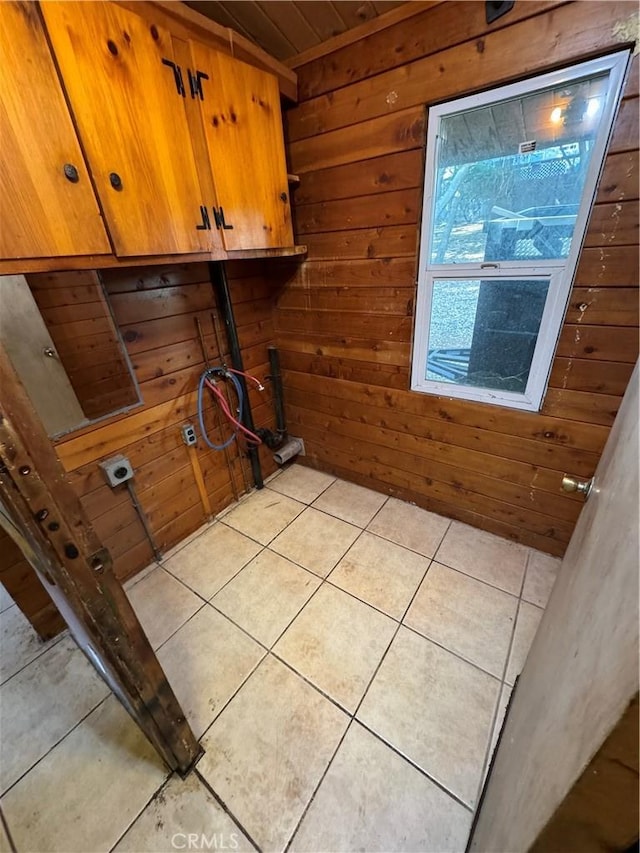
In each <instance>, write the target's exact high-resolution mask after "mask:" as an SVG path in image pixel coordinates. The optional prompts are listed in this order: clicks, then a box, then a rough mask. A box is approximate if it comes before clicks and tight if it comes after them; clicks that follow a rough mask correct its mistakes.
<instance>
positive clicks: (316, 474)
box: [269, 465, 335, 504]
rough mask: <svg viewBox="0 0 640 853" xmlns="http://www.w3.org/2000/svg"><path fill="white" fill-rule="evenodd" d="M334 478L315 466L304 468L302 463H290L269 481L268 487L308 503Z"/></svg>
mask: <svg viewBox="0 0 640 853" xmlns="http://www.w3.org/2000/svg"><path fill="white" fill-rule="evenodd" d="M334 480H335V477H332V476H331V474H325V473H324V471H316V470H315V468H306V467H305V466H304V465H292V466H291V467H290V468H287V469H286V471H283V472H282V474H280V476H279V477H276V479H275V480H273V481H272V482H271V483H269V488H270V489H273V490H274V491H276V492H280V494H282V495H287V497H290V498H294V499H295V500H297V501H300V502H301V503H303V504H310V503H313V501H315V499H316V498H317V497H318V495H320V494H321V493H322V492H324V490H325V489H326V488H327V487H328V486H330V485H331V483H333V481H334Z"/></svg>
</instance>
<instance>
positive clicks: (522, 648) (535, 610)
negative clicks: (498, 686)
mask: <svg viewBox="0 0 640 853" xmlns="http://www.w3.org/2000/svg"><path fill="white" fill-rule="evenodd" d="M543 613H544V610H542V609H541V608H540V607H534V605H533V604H528V603H527V602H526V601H521V602H520V609H519V610H518V618H517V619H516V630H515V632H514V635H513V644H512V646H511V653H510V655H509V665H508V666H507V674H506V676H505V679H504V680H505V681H506V682H507V684H513V683H514V681H515V680H516V676H517V675H520V673H521V672H522V670H523V669H524V664H525V661H526V659H527V655H528V654H529V649H530V648H531V643H532V642H533V638H534V637H535V635H536V631H537V630H538V626H539V624H540V620H541V619H542V614H543Z"/></svg>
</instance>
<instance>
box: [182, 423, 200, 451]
mask: <svg viewBox="0 0 640 853" xmlns="http://www.w3.org/2000/svg"><path fill="white" fill-rule="evenodd" d="M182 440H183V441H184V443H185V444H186V445H187V447H193V446H194V445H195V444H197V442H198V436H197V435H196V428H195V427H194V426H193V425H192V424H185V425H184V426H183V427H182Z"/></svg>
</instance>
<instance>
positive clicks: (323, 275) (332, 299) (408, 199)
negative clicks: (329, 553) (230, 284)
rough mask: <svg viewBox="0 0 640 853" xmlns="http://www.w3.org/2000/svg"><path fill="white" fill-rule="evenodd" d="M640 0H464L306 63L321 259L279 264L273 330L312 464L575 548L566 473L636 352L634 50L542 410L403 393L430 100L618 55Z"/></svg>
mask: <svg viewBox="0 0 640 853" xmlns="http://www.w3.org/2000/svg"><path fill="white" fill-rule="evenodd" d="M636 12H637V9H636V6H635V4H633V3H625V2H590V3H588V4H587V3H581V2H574V3H558V2H539V1H538V0H531V2H527V3H524V2H522V3H516V5H515V7H514V9H513V10H512V11H511V12H509V13H508V14H507V15H505V16H504V17H503V18H501V19H500V20H499V21H497V22H496V23H495V24H494V25H493V26H491V27H487V25H486V23H485V19H484V15H485V9H484V4H483V3H476V2H455V0H451V2H446V3H441V4H438V5H436V6H434V7H432V8H430V9H427V10H426V11H421V12H420V13H419V14H417V15H415V16H414V17H412V18H409V19H408V20H406V21H402V22H400V23H398V24H396V25H394V26H392V27H390V28H388V29H386V30H383V31H381V32H378V33H376V34H374V35H371V36H370V37H369V38H367V39H366V40H363V41H361V42H358V43H356V44H353V45H350V46H347V47H345V48H342V49H340V50H337V51H335V52H333V53H331V54H329V55H327V56H325V57H322V58H320V59H317V60H315V61H313V62H310V63H309V64H307V65H303V66H302V67H300V68H299V69H298V72H299V92H300V97H301V103H300V104H299V105H298V106H297V107H295V108H293V109H291V110H290V111H289V112H288V114H287V126H288V138H289V156H290V166H291V169H292V171H294V172H296V173H298V174H300V176H301V183H300V185H299V187H298V188H297V189H296V190H295V191H294V194H293V197H294V214H295V221H296V225H297V234H298V239H299V240H300V242H304V243H306V244H307V245H308V247H309V254H308V259H307V261H306V262H305V263H304V264H303V265H302V266H293V265H290V266H286V265H280V267H279V285H280V288H281V291H280V295H279V297H278V309H277V312H276V318H277V319H276V324H277V332H278V345H279V347H280V349H281V359H282V364H283V367H284V369H285V401H286V407H287V416H288V420H289V427H290V430H291V432H293V433H294V434H297V435H301V436H303V437H304V439H305V443H306V447H307V454H308V456H307V462H308V463H309V464H311V465H314V466H317V467H319V468H323V469H327V470H330V471H332V472H334V473H336V474H338V475H340V476H343V477H345V478H346V479H349V480H353V481H356V482H359V483H362V484H364V485H368V486H370V487H373V488H375V489H379V490H381V491H384V492H386V493H389V494H394V495H397V496H399V497H402V498H404V499H407V500H412V501H415V502H416V503H417V504H419V505H421V506H424V507H426V508H427V509H431V510H433V511H435V512H439V513H442V514H444V515H446V516H451V517H453V518H457V519H459V520H461V521H464V522H468V523H469V524H473V525H476V526H478V527H481V528H484V529H486V530H490V531H492V532H495V533H498V534H500V535H504V536H508V537H510V538H512V539H514V540H516V541H519V542H523V543H526V544H529V545H532V546H534V547H536V548H540V549H542V550H545V551H548V552H550V553H553V554H562V553H563V552H564V550H565V547H566V544H567V542H568V540H569V537H570V536H571V532H572V530H573V527H574V524H575V521H576V519H577V517H578V514H579V512H580V507H581V500H580V498H576V497H575V496H573V495H568V494H565V493H563V492H561V490H560V482H561V479H562V474H563V473H565V472H567V473H570V474H572V475H577V476H580V477H589V476H590V475H591V474H592V473H593V471H594V469H595V467H596V463H597V461H598V458H599V455H600V452H601V450H602V448H603V445H604V442H605V440H606V438H607V434H608V432H609V428H610V426H611V424H612V422H613V419H614V417H615V414H616V411H617V409H618V405H619V402H620V399H621V396H622V394H623V391H624V389H625V386H626V384H627V381H628V379H629V376H630V375H631V370H632V367H633V364H634V362H635V360H636V358H637V355H638V330H637V326H638V137H637V127H638V57H635V59H634V63H633V70H632V73H631V76H630V78H629V80H628V83H627V85H626V89H625V93H624V100H623V102H622V105H621V109H620V113H619V115H618V118H617V121H616V124H615V130H614V134H613V139H612V142H611V146H610V152H609V155H608V157H607V160H606V164H605V169H604V174H603V176H602V180H601V182H600V186H599V191H598V196H597V204H596V206H595V208H594V210H593V215H592V216H591V220H590V224H589V229H588V234H587V238H586V242H585V248H584V250H583V252H582V257H581V261H580V265H579V269H578V272H577V277H576V280H575V285H574V289H573V292H572V294H571V299H570V304H569V307H568V312H567V315H566V320H565V324H564V327H563V329H562V333H561V336H560V340H559V343H558V348H557V353H556V357H555V360H554V363H553V370H552V374H551V381H550V387H549V389H548V391H547V394H546V397H545V401H544V406H543V408H542V411H541V412H540V413H529V412H523V411H516V410H510V409H506V408H499V407H495V406H489V405H485V404H479V403H473V402H467V401H463V400H451V399H449V398H446V397H436V396H432V395H423V394H418V393H413V392H410V391H409V390H408V388H409V367H410V349H411V339H412V326H413V313H414V298H415V284H416V271H417V241H418V235H419V211H420V206H421V193H422V182H423V158H424V144H425V131H426V121H427V110H426V107H428V105H429V104H430V103H435V102H438V101H442V100H446V99H448V98H453V97H458V96H461V95H465V94H470V93H472V92H474V91H479V90H481V89H483V88H490V87H492V86H495V85H498V84H501V83H505V82H508V81H511V80H514V79H518V78H519V77H523V76H527V75H530V74H532V73H536V72H544V71H547V70H551V69H553V68H556V67H559V66H562V65H564V64H569V63H572V62H576V61H580V60H583V59H585V58H588V57H591V56H594V55H597V54H601V53H604V52H608V51H612V50H616V49H619V48H620V47H621V46H622V45H624V44H625V38H627V39H628V38H630V37H631V38H632V37H633V36H629V33H633V29H632V22H633V15H634V14H635V13H636ZM274 284H275V281H274ZM585 306H586V307H585Z"/></svg>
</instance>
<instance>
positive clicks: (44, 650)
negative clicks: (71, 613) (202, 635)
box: [0, 604, 75, 687]
mask: <svg viewBox="0 0 640 853" xmlns="http://www.w3.org/2000/svg"><path fill="white" fill-rule="evenodd" d="M14 606H15V607H18V605H17V604H16V605H14ZM7 609H9V608H7ZM18 610H19V611H20V608H18ZM4 612H5V613H6V611H4ZM20 612H22V611H20ZM25 619H26V617H25ZM27 621H28V620H27ZM29 627H30V628H31V625H29ZM32 630H34V629H32ZM34 633H35V631H34ZM36 637H37V638H38V642H41V643H43V644H46V643H51V645H47V647H46V648H42V649H40V650H39V651H38V654H37V655H36V656H35V657H33V658H31V660H29V661H27V663H25V664H23V665H22V666H21V667H20V668H19V669H16V671H15V672H12V673H11V675H8V676H7V677H6V678H5V679H4V681H1V682H0V687H3V686H4V685H5V684H8V682H9V681H11V679H12V678H14V677H15V676H16V675H19V674H20V673H21V672H23V671H24V670H25V669H26V668H27V667H28V666H30V664H32V663H33V662H34V661H37V660H39V659H40V658H41V657H42V655H46V653H47V652H48V651H49V650H50V649H52V648H53V647H54V646H57V645H58V643H59V642H61V640H64V639H65V637H71V632H70V631H69V629H68V628H65V629H64V630H63V631H61V632H60V634H58V635H57V636H56V637H51V638H50V639H49V640H40V638H39V637H38V635H37V634H36ZM72 639H73V637H72ZM74 642H75V641H74Z"/></svg>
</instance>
